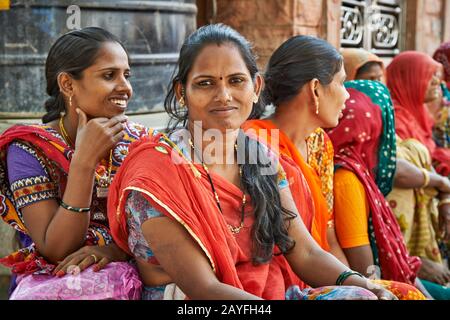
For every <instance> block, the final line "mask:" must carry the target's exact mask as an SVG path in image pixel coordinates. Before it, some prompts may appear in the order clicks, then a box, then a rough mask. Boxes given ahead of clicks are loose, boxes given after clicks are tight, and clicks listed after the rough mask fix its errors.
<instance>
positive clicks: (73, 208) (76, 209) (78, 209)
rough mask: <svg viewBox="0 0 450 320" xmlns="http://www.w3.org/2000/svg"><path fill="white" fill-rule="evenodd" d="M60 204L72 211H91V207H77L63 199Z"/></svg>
mask: <svg viewBox="0 0 450 320" xmlns="http://www.w3.org/2000/svg"><path fill="white" fill-rule="evenodd" d="M59 205H60V206H61V207H63V208H64V209H66V210H69V211H72V212H89V211H90V210H91V208H77V207H72V206H69V205H68V204H66V203H64V202H63V201H62V200H61V201H60V203H59Z"/></svg>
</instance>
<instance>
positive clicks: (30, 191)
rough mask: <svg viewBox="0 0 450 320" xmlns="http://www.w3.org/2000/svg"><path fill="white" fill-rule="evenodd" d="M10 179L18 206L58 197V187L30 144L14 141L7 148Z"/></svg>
mask: <svg viewBox="0 0 450 320" xmlns="http://www.w3.org/2000/svg"><path fill="white" fill-rule="evenodd" d="M6 163H7V168H8V181H9V185H10V189H11V192H12V193H13V197H14V200H15V201H16V205H17V207H18V208H19V209H20V208H23V207H25V206H28V205H30V204H33V203H36V202H39V201H43V200H48V199H55V198H58V187H57V185H56V184H55V183H54V182H52V181H51V180H50V177H49V175H48V173H47V171H46V168H45V165H44V164H43V163H41V162H40V161H39V158H38V157H37V155H36V152H35V151H34V150H33V149H32V148H30V147H29V146H28V145H26V144H23V143H20V142H13V143H12V144H11V145H10V146H9V147H8V150H7V156H6Z"/></svg>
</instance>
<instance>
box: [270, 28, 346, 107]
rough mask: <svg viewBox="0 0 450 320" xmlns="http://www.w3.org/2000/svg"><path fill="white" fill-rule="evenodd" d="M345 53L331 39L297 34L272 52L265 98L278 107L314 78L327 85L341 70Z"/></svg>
mask: <svg viewBox="0 0 450 320" xmlns="http://www.w3.org/2000/svg"><path fill="white" fill-rule="evenodd" d="M342 64H343V59H342V56H341V54H340V53H339V52H338V51H337V50H336V49H335V48H334V47H333V46H332V45H331V44H330V43H328V42H327V41H325V40H323V39H320V38H316V37H312V36H294V37H292V38H290V39H288V40H286V41H285V42H284V43H283V44H282V45H281V46H280V47H278V49H277V50H275V52H274V53H273V54H272V56H271V57H270V59H269V62H268V64H267V68H266V73H265V75H264V80H265V88H264V92H263V95H264V98H265V99H266V101H267V103H272V104H273V105H274V106H275V107H277V106H279V105H280V104H281V103H283V102H287V101H289V100H291V99H292V98H294V97H295V96H296V95H297V94H298V93H299V91H300V90H301V89H302V87H303V86H304V85H305V84H306V83H308V82H309V81H311V80H313V79H314V78H316V79H318V80H319V82H320V83H321V84H322V85H324V86H326V85H328V84H330V83H331V82H332V81H333V77H334V75H335V74H336V73H338V72H339V70H341V68H342Z"/></svg>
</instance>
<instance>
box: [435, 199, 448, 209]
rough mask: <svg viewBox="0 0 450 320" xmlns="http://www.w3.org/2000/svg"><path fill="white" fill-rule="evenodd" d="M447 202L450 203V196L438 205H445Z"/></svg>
mask: <svg viewBox="0 0 450 320" xmlns="http://www.w3.org/2000/svg"><path fill="white" fill-rule="evenodd" d="M445 204H450V198H445V199H442V200H440V201H439V204H438V207H440V206H443V205H445Z"/></svg>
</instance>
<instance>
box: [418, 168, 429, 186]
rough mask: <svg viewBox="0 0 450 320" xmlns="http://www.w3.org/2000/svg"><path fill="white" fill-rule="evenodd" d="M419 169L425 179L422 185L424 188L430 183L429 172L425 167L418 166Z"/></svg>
mask: <svg viewBox="0 0 450 320" xmlns="http://www.w3.org/2000/svg"><path fill="white" fill-rule="evenodd" d="M420 170H421V171H422V173H423V178H424V179H425V181H424V183H423V185H422V188H426V187H428V185H429V184H430V173H429V172H428V170H427V169H424V168H420Z"/></svg>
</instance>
